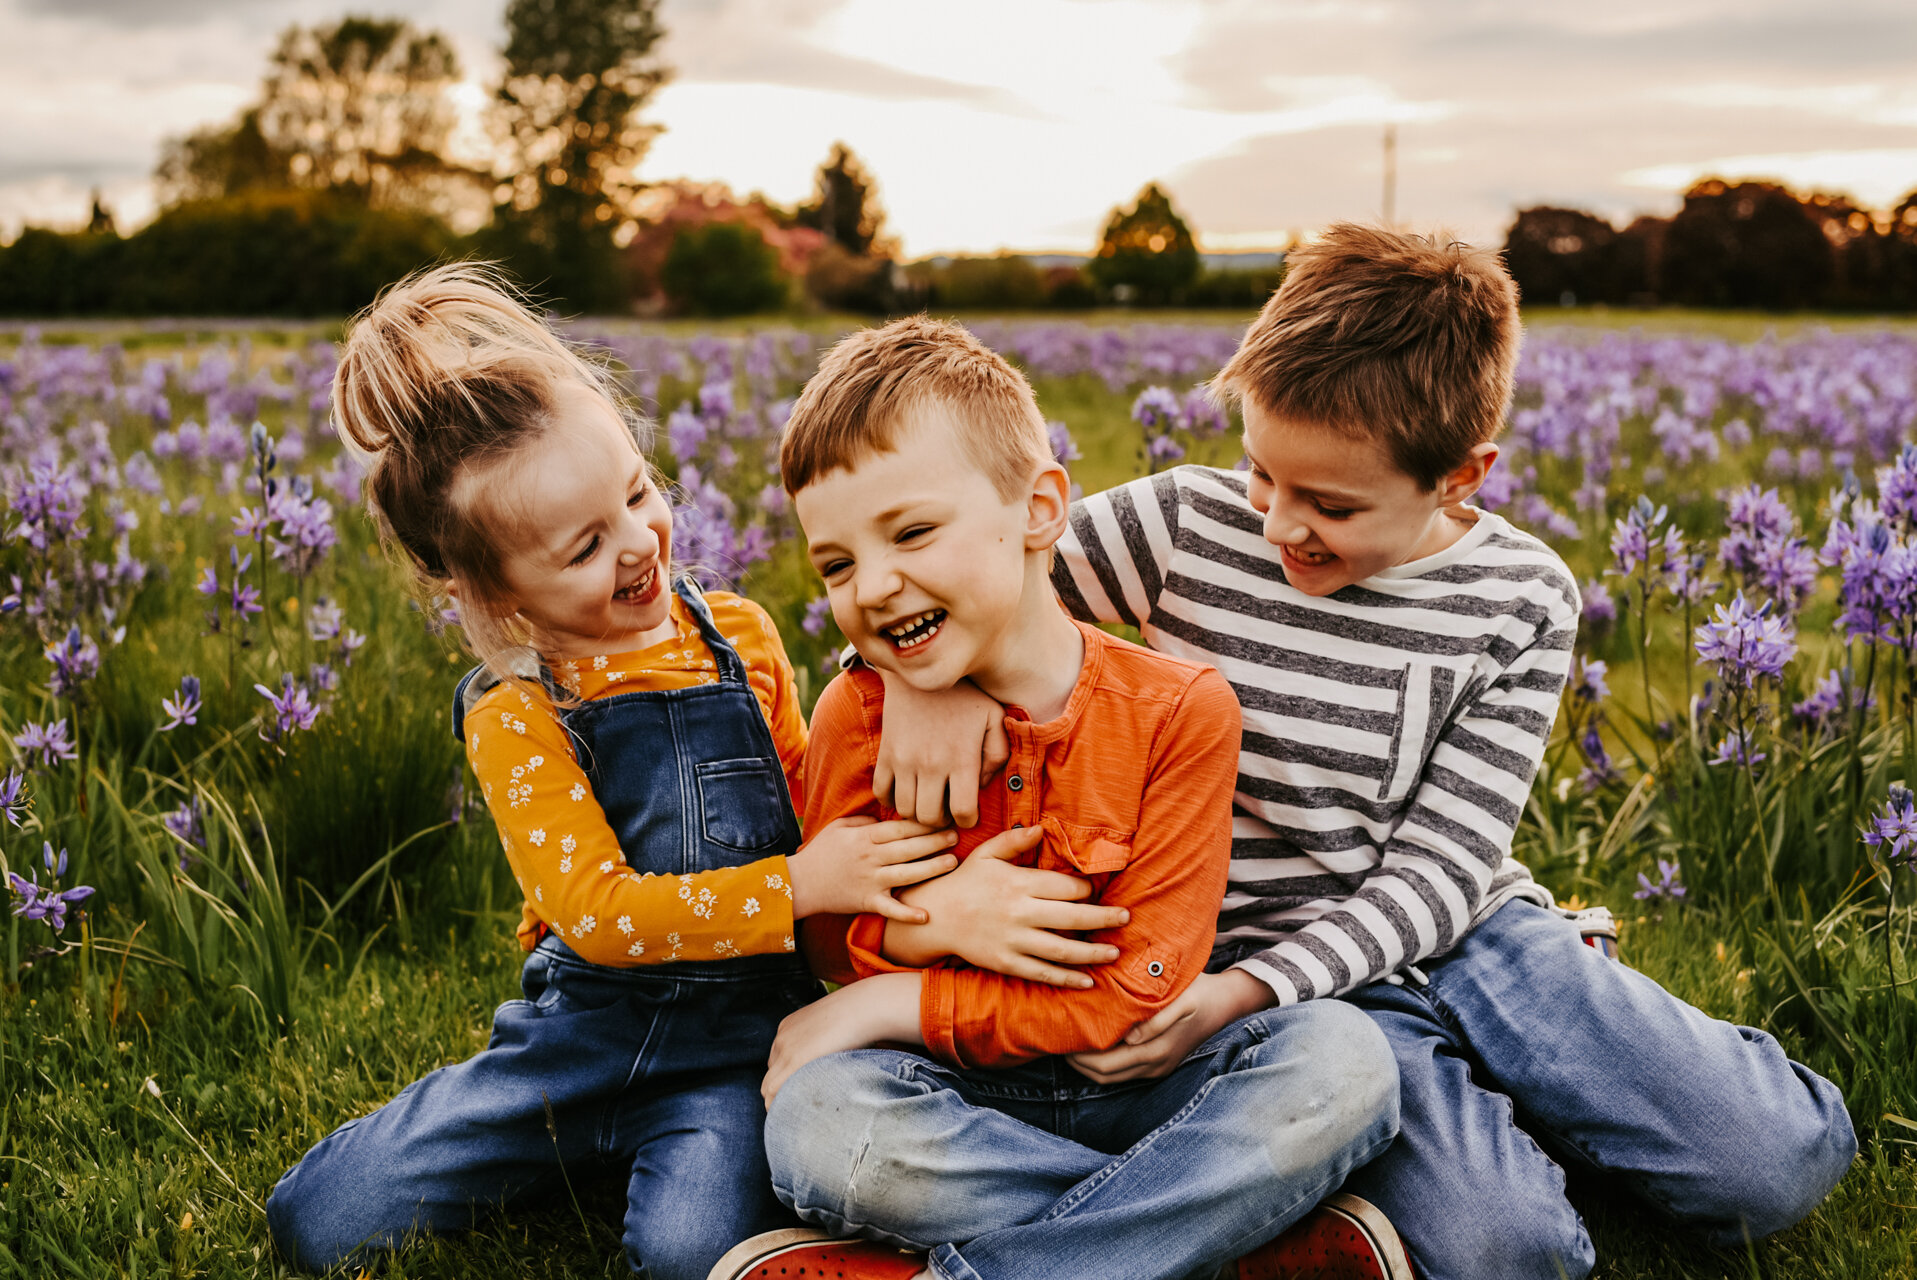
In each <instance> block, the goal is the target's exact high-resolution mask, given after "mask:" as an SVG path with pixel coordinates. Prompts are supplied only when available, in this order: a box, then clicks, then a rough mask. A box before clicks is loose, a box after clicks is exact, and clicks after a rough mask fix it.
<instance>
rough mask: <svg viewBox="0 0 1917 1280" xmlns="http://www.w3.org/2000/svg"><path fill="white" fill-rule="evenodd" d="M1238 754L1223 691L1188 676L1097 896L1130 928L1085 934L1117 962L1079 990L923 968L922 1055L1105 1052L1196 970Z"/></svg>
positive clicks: (1212, 676)
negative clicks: (1125, 853) (1131, 827)
mask: <svg viewBox="0 0 1917 1280" xmlns="http://www.w3.org/2000/svg"><path fill="white" fill-rule="evenodd" d="M1238 746H1239V716H1238V700H1237V698H1236V697H1235V696H1233V694H1232V691H1231V686H1230V685H1228V684H1226V683H1225V679H1224V677H1223V676H1221V675H1219V674H1218V673H1217V672H1216V671H1213V670H1211V669H1209V668H1206V669H1204V670H1202V671H1199V672H1196V673H1194V675H1193V677H1192V679H1191V683H1190V684H1189V685H1188V686H1187V687H1186V689H1185V691H1184V695H1183V697H1182V699H1181V701H1180V705H1179V706H1178V708H1177V710H1176V711H1175V713H1174V714H1172V715H1171V716H1170V717H1169V718H1168V721H1167V723H1166V725H1165V728H1164V729H1163V730H1162V731H1161V733H1160V736H1159V740H1158V741H1157V742H1156V743H1154V744H1152V759H1153V767H1152V771H1151V774H1150V776H1149V779H1148V781H1147V783H1146V791H1145V795H1144V797H1143V798H1142V803H1141V805H1140V811H1139V825H1138V832H1137V834H1136V836H1135V837H1134V840H1133V844H1132V854H1131V860H1130V862H1129V863H1128V865H1127V866H1126V867H1125V869H1124V870H1122V871H1120V872H1118V873H1117V874H1115V875H1113V876H1112V877H1111V879H1110V880H1109V881H1108V882H1107V884H1106V887H1105V892H1104V894H1103V895H1102V896H1101V899H1100V901H1101V904H1102V905H1105V906H1111V907H1123V908H1125V909H1126V910H1128V911H1129V912H1130V913H1131V915H1130V921H1129V923H1127V924H1125V925H1123V926H1121V927H1119V928H1116V929H1109V930H1104V931H1101V932H1099V933H1095V934H1093V935H1091V937H1090V940H1091V941H1094V942H1108V943H1111V944H1113V945H1114V946H1116V947H1117V948H1118V950H1119V958H1118V959H1117V960H1116V961H1114V962H1113V963H1111V964H1108V965H1103V966H1100V967H1098V968H1095V969H1091V970H1088V971H1087V972H1088V974H1089V976H1090V977H1091V978H1092V980H1093V985H1092V986H1091V987H1090V988H1088V989H1085V990H1079V991H1073V990H1061V989H1060V988H1058V987H1055V986H1050V985H1046V984H1042V983H1036V982H1030V981H1026V980H1023V979H1019V978H1012V977H1007V976H1005V975H1003V974H998V973H991V972H988V971H983V970H977V969H969V968H959V967H941V968H934V969H928V970H926V971H925V973H924V983H925V985H924V991H923V996H922V1003H921V1009H920V1021H921V1026H922V1029H923V1031H924V1034H925V1043H926V1046H927V1048H929V1049H930V1050H931V1051H932V1052H933V1053H934V1054H936V1055H938V1056H939V1057H941V1058H944V1059H945V1060H947V1061H949V1062H953V1063H956V1064H958V1065H960V1066H968V1067H997V1066H1010V1065H1014V1064H1016V1063H1019V1062H1024V1061H1028V1060H1030V1059H1032V1058H1037V1057H1042V1056H1044V1055H1047V1054H1061V1053H1075V1052H1079V1051H1081V1050H1086V1049H1102V1048H1106V1047H1108V1046H1110V1045H1112V1044H1115V1043H1116V1042H1117V1041H1118V1040H1119V1038H1120V1037H1122V1036H1123V1035H1124V1034H1125V1033H1126V1032H1128V1031H1130V1030H1131V1029H1132V1028H1133V1027H1134V1026H1136V1025H1137V1024H1138V1023H1140V1022H1142V1021H1145V1020H1146V1019H1148V1018H1150V1017H1151V1016H1152V1015H1153V1014H1155V1013H1156V1012H1158V1010H1160V1009H1161V1008H1163V1007H1164V1006H1165V1005H1167V1004H1169V1003H1170V1002H1171V1001H1172V1000H1173V999H1175V998H1176V997H1177V995H1178V993H1179V992H1181V991H1183V990H1184V989H1185V987H1186V986H1187V985H1188V984H1189V983H1190V982H1191V981H1192V980H1193V979H1194V978H1195V977H1197V975H1198V974H1199V973H1201V972H1203V970H1204V967H1205V961H1206V960H1207V959H1208V958H1209V956H1210V954H1211V944H1212V937H1213V934H1214V932H1215V931H1216V928H1217V922H1218V905H1219V903H1220V902H1221V901H1222V900H1223V898H1224V891H1225V873H1226V869H1227V867H1228V865H1229V863H1230V859H1231V793H1232V790H1233V788H1234V786H1235V784H1236V781H1237V777H1238Z"/></svg>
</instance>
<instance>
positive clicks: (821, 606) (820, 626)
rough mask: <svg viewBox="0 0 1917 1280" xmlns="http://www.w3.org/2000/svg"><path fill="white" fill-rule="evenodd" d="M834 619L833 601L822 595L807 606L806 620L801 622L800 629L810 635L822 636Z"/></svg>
mask: <svg viewBox="0 0 1917 1280" xmlns="http://www.w3.org/2000/svg"><path fill="white" fill-rule="evenodd" d="M830 621H832V602H831V601H830V600H828V599H826V598H825V597H824V596H820V597H819V598H818V599H817V600H814V601H812V602H810V603H809V604H807V605H806V606H805V620H804V621H803V622H801V623H800V624H799V628H800V630H802V631H804V632H805V633H806V634H807V635H809V636H822V635H824V634H825V627H826V624H827V623H828V622H830Z"/></svg>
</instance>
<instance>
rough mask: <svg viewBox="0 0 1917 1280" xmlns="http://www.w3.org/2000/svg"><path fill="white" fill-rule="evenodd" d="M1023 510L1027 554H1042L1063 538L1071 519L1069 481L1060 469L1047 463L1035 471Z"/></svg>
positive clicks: (1051, 463)
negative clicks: (1024, 513) (1029, 552)
mask: <svg viewBox="0 0 1917 1280" xmlns="http://www.w3.org/2000/svg"><path fill="white" fill-rule="evenodd" d="M1025 511H1026V516H1025V549H1026V550H1027V551H1043V550H1045V549H1046V548H1047V547H1050V546H1052V545H1053V544H1054V543H1056V542H1057V541H1058V540H1059V539H1060V538H1062V537H1064V536H1065V530H1066V528H1067V527H1068V526H1069V525H1070V523H1071V516H1072V481H1071V477H1070V476H1068V475H1066V474H1065V468H1064V467H1061V466H1060V465H1058V463H1056V462H1048V463H1046V464H1045V465H1044V466H1043V467H1041V468H1039V470H1038V473H1037V474H1036V475H1034V476H1033V477H1032V488H1031V493H1030V495H1029V496H1028V497H1027V499H1026V505H1025Z"/></svg>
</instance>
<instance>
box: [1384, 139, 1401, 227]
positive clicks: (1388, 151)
mask: <svg viewBox="0 0 1917 1280" xmlns="http://www.w3.org/2000/svg"><path fill="white" fill-rule="evenodd" d="M1384 223H1385V225H1386V226H1387V227H1395V226H1397V225H1398V126H1397V125H1395V124H1388V125H1386V126H1385V128H1384Z"/></svg>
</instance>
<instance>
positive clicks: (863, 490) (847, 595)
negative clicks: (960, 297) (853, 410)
mask: <svg viewBox="0 0 1917 1280" xmlns="http://www.w3.org/2000/svg"><path fill="white" fill-rule="evenodd" d="M959 430H960V427H959V424H958V423H957V422H956V421H955V420H954V417H953V413H952V410H951V409H949V408H948V407H947V406H945V405H943V404H940V403H936V402H935V403H932V404H929V405H926V406H925V407H923V408H921V409H920V410H918V411H917V412H915V413H914V414H913V415H912V416H911V417H910V418H908V419H907V420H906V421H904V422H903V423H901V424H900V426H899V429H898V432H897V435H896V438H895V440H894V448H893V450H892V451H891V452H889V453H875V454H872V455H871V456H869V457H866V458H863V459H861V460H860V461H859V462H858V463H856V464H855V465H854V466H852V467H850V468H847V469H841V470H837V471H832V472H828V473H827V474H826V475H824V476H821V477H820V478H818V479H817V480H814V481H813V482H812V483H811V484H809V485H807V486H806V487H805V488H804V489H801V490H800V491H799V492H798V493H796V494H794V495H793V499H792V504H793V508H794V510H796V511H797V512H798V516H799V522H800V523H801V524H803V525H804V526H805V533H806V538H807V540H808V542H809V544H810V555H811V558H812V566H813V568H815V569H817V570H818V572H819V576H820V577H821V578H824V579H825V587H826V596H827V598H828V599H830V600H831V602H832V617H833V619H834V620H835V621H836V622H837V623H838V624H839V629H840V630H841V631H843V632H844V633H845V637H846V639H848V640H850V641H851V642H852V644H853V646H854V647H855V648H857V649H858V651H859V653H860V655H861V656H862V657H864V659H865V660H866V661H867V662H869V663H871V664H872V665H873V666H875V667H878V668H880V669H882V670H886V671H892V672H895V673H897V674H898V675H899V676H900V677H901V678H902V679H904V680H905V681H906V683H908V684H910V685H912V686H913V687H914V688H918V689H926V690H938V689H945V688H949V687H950V686H952V685H954V684H957V683H958V682H959V681H960V680H962V679H964V678H965V677H967V676H970V675H974V674H978V673H981V672H984V671H988V670H993V669H996V668H998V667H1000V666H1001V665H1002V664H1003V662H1004V660H1005V657H1006V656H1007V652H1008V650H1009V648H1010V647H1011V646H1012V645H1013V643H1014V639H1013V637H1014V633H1015V631H1016V630H1017V628H1016V626H1015V623H1016V622H1017V621H1018V619H1019V613H1020V609H1021V607H1022V606H1023V605H1024V604H1026V603H1027V602H1026V596H1027V595H1028V594H1029V582H1030V578H1031V575H1030V574H1029V573H1028V566H1027V553H1028V550H1030V549H1042V546H1043V545H1049V544H1048V543H1042V544H1041V546H1040V547H1039V548H1033V547H1032V546H1031V544H1032V542H1033V541H1034V539H1033V536H1032V532H1031V529H1030V521H1029V513H1030V504H1029V503H1028V502H1027V501H1026V500H1025V499H1024V498H1023V497H1022V496H1021V497H1020V498H1019V499H1018V500H1016V501H1012V502H1007V501H1006V500H1005V499H1004V498H1003V497H1002V496H1000V494H999V492H998V489H997V488H996V487H995V486H994V485H993V484H992V481H991V478H990V477H989V476H987V475H986V474H985V473H984V472H983V471H981V470H980V469H979V468H978V465H977V464H976V463H975V462H973V461H972V459H971V458H970V457H969V456H968V455H967V454H966V452H965V449H964V448H963V447H962V446H961V445H960V443H959V440H958V431H959ZM1053 537H1054V538H1055V537H1056V535H1053ZM1039 577H1040V579H1041V580H1042V578H1043V572H1042V566H1041V570H1040V574H1039Z"/></svg>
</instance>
